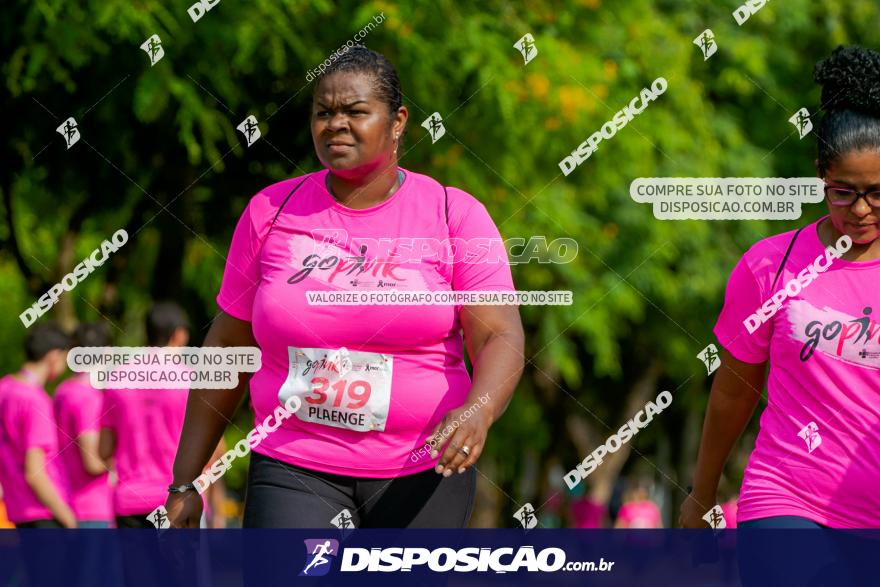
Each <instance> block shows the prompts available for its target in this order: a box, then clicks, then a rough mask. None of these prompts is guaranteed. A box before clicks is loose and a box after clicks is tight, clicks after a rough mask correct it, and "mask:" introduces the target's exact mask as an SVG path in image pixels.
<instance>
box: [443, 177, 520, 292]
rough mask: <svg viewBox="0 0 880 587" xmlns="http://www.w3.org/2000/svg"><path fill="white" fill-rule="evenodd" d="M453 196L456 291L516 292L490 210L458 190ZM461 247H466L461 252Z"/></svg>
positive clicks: (451, 223)
mask: <svg viewBox="0 0 880 587" xmlns="http://www.w3.org/2000/svg"><path fill="white" fill-rule="evenodd" d="M447 190H448V194H449V237H450V239H451V241H452V243H454V244H455V246H456V247H457V248H456V251H455V255H454V257H453V258H454V262H453V270H452V288H453V289H454V290H456V291H487V290H501V291H513V289H514V287H513V277H512V275H511V273H510V262H509V261H508V259H507V251H506V250H505V248H504V243H503V241H502V240H501V234H500V233H499V232H498V228H497V227H496V226H495V223H494V222H493V221H492V217H491V216H489V212H488V211H487V210H486V207H485V206H484V205H483V204H482V203H480V202H479V201H478V200H477V199H475V198H474V197H473V196H471V195H469V194H467V193H466V192H463V191H461V190H459V189H456V188H447ZM458 247H464V249H463V250H458Z"/></svg>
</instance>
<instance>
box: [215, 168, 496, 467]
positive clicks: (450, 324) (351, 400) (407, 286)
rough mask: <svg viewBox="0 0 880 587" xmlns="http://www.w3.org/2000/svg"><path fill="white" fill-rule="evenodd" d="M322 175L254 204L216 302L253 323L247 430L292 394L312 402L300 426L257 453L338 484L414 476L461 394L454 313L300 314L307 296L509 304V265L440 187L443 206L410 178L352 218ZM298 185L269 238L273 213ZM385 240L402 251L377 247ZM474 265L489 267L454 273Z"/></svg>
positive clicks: (486, 220)
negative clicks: (404, 296)
mask: <svg viewBox="0 0 880 587" xmlns="http://www.w3.org/2000/svg"><path fill="white" fill-rule="evenodd" d="M327 173H328V171H327V170H322V171H319V172H316V173H312V174H308V175H307V176H303V177H298V178H294V179H289V180H285V181H282V182H280V183H276V184H274V185H271V186H269V187H267V188H265V189H263V190H262V191H260V192H259V193H258V194H257V195H255V196H254V197H253V198H252V199H251V201H250V203H249V204H248V206H247V208H246V209H245V211H244V213H243V214H242V216H241V219H240V220H239V222H238V225H237V226H236V229H235V233H234V235H233V237H232V244H231V246H230V250H229V257H228V259H227V263H226V270H225V272H224V275H223V284H222V286H221V288H220V293H219V295H218V296H217V303H218V304H219V306H220V308H222V309H223V310H224V311H225V312H227V313H228V314H230V315H232V316H234V317H236V318H239V319H241V320H246V321H250V322H251V323H252V327H253V331H254V336H255V338H256V339H257V342H258V344H259V346H260V348H261V349H262V368H261V369H260V370H259V371H258V372H257V373H255V374H254V376H253V378H252V379H251V383H250V389H251V396H252V399H253V405H254V412H255V414H256V422H259V423H261V422H263V420H264V419H265V418H266V417H267V416H268V415H270V414H271V413H272V412H273V410H274V409H275V408H276V407H277V406H279V405H280V400H279V392H282V393H285V391H284V390H283V389H282V387H285V386H287V387H290V386H291V385H293V383H295V381H299V383H297V385H300V387H299V388H297V389H299V393H305V392H303V389H309V390H312V391H310V392H309V393H308V395H307V396H304V397H305V401H304V402H303V405H302V407H301V408H300V410H299V411H298V412H297V414H295V415H294V416H293V417H290V418H287V419H286V420H284V422H283V423H282V424H281V427H280V428H278V429H277V430H276V431H275V432H272V433H270V434H269V435H268V436H267V437H266V438H265V440H263V441H262V442H261V443H260V445H259V446H258V447H257V448H256V449H255V450H256V452H259V453H262V454H264V455H267V456H270V457H273V458H277V459H279V460H282V461H285V462H288V463H291V464H294V465H297V466H302V467H305V468H308V469H313V470H317V471H323V472H328V473H335V474H340V475H351V476H358V477H374V478H382V477H395V476H398V475H405V474H411V473H416V472H419V471H423V470H426V469H429V468H431V467H433V466H434V463H435V462H434V461H433V460H432V459H430V458H426V459H420V460H419V461H418V462H416V463H413V462H412V460H411V459H410V458H409V457H410V455H411V451H413V450H414V449H418V448H420V447H422V446H423V445H424V439H425V437H426V436H427V435H428V434H429V433H430V432H431V430H432V428H433V426H434V425H436V423H437V422H438V421H439V420H440V419H441V418H442V417H443V416H444V415H445V414H446V413H447V412H448V411H449V410H452V409H454V408H456V407H458V406H460V405H462V404H463V403H464V402H465V400H466V398H467V395H468V393H469V391H470V377H469V376H468V373H467V370H466V368H465V364H464V361H463V342H462V334H461V323H460V322H459V316H458V310H459V308H458V307H454V306H443V305H396V306H395V305H360V306H356V305H355V306H317V305H309V303H308V301H307V296H306V292H307V291H322V292H342V293H347V294H362V293H366V294H368V293H369V292H385V293H387V292H405V291H431V292H435V291H447V292H448V291H451V290H457V291H461V290H483V291H486V290H504V291H511V290H512V289H513V281H512V278H511V274H510V268H509V266H508V263H507V256H506V253H505V251H504V249H503V245H502V243H501V240H500V235H499V233H498V229H497V228H496V227H495V224H494V223H493V222H492V219H491V218H490V216H489V214H488V212H487V211H486V208H485V207H484V206H483V205H482V204H481V203H480V202H478V201H477V200H476V199H475V198H473V197H472V196H470V195H469V194H467V193H465V192H463V191H461V190H459V189H455V188H447V191H448V203H447V202H446V197H445V194H444V190H443V187H442V186H441V185H440V184H438V183H437V182H436V181H434V180H433V179H431V178H430V177H427V176H425V175H421V174H418V173H413V172H406V176H405V179H404V182H403V184H402V185H401V186H400V187H399V188H398V190H397V191H396V192H395V193H394V194H393V195H392V196H391V197H390V198H388V199H387V200H385V201H384V202H382V203H381V204H379V205H377V206H374V207H372V208H369V209H366V210H352V209H350V208H347V207H344V206H342V205H340V204H339V203H337V202H336V201H335V200H334V198H333V197H332V196H331V195H330V194H329V193H328V192H327V190H326V188H325V178H326V175H327ZM301 182H304V183H303V184H302V186H301V187H300V188H299V189H297V190H296V192H295V193H294V194H293V196H292V197H291V198H290V200H289V201H288V203H287V204H286V205H285V206H284V210H283V212H281V214H280V215H279V216H278V218H277V221H276V222H275V224H274V226H271V230H270V225H271V222H272V219H273V218H274V217H275V215H276V213H278V210H279V207H280V206H281V203H282V201H283V200H284V198H285V197H286V196H287V195H288V194H289V193H290V192H291V190H293V189H294V188H295V187H296V186H298V185H299V184H300V183H301ZM447 211H448V225H447V221H446V213H447ZM313 230H315V231H316V232H315V233H313V232H312V231H313ZM450 237H452V238H460V239H471V240H468V242H467V244H462V243H463V241H455V242H456V243H459V244H460V245H461V246H463V247H464V248H463V249H457V251H456V252H455V254H454V257H449V256H448V255H446V254H444V252H443V251H442V250H441V248H442V247H443V246H444V244H443V243H447V242H448V241H449V239H450ZM394 238H399V239H403V240H398V241H394V243H392V244H390V245H389V244H388V242H387V241H386V244H385V245H382V246H379V245H378V243H379V242H380V241H379V239H394ZM405 239H412V240H405ZM395 246H396V247H397V248H396V249H395ZM406 247H412V248H413V249H416V250H417V252H418V253H419V254H420V257H419V259H421V260H420V261H417V260H416V259H415V258H414V257H413V255H412V254H410V253H407V252H406V251H405V248H406ZM395 250H396V251H397V254H396V255H394V254H393V252H394V251H395ZM465 253H466V254H465ZM478 259H483V260H486V261H488V262H483V263H477V262H464V261H465V260H470V261H474V260H478ZM499 259H501V260H500V261H499ZM341 348H344V349H345V350H344V351H338V349H341ZM349 355H350V356H349ZM349 359H350V362H349ZM294 361H297V362H296V363H294ZM299 361H302V362H299ZM294 364H296V365H297V367H296V368H294V367H293V366H294ZM303 366H305V369H303ZM349 367H351V368H350V369H349ZM297 373H299V375H297ZM312 375H315V378H314V379H311V381H309V380H308V377H310V376H312ZM297 377H306V379H305V380H304V381H305V382H303V381H302V380H300V379H297ZM294 380H295V381H294ZM292 382H293V383H292ZM330 383H332V385H330ZM302 386H307V387H306V388H304V387H302ZM312 386H314V387H312ZM293 387H296V386H295V385H293ZM314 390H318V391H314ZM383 398H384V399H383ZM364 401H367V402H372V403H367V404H366V405H364V404H363V402H364ZM364 410H366V412H364ZM300 416H302V418H301V417H300ZM343 426H348V427H343ZM354 426H358V427H360V428H362V429H355V428H354ZM383 427H384V429H383ZM364 428H365V429H364Z"/></svg>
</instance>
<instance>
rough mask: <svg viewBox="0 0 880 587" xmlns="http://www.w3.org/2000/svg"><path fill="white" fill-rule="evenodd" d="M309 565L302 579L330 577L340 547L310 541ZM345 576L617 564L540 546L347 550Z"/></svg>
mask: <svg viewBox="0 0 880 587" xmlns="http://www.w3.org/2000/svg"><path fill="white" fill-rule="evenodd" d="M305 544H306V552H307V553H308V554H307V556H306V564H305V566H304V567H303V570H302V572H300V577H303V576H308V577H317V576H320V575H326V574H327V572H328V571H329V569H330V566H331V565H330V563H331V560H332V559H331V558H330V557H335V556H336V555H337V554H339V552H338V547H339V543H338V542H337V541H336V540H332V539H321V538H318V539H310V540H306V541H305ZM341 554H342V557H341V560H340V564H339V571H340V572H343V573H346V572H348V573H351V572H373V573H376V572H378V573H393V572H404V573H405V572H411V571H412V570H413V569H414V567H415V568H416V570H418V567H421V568H423V569H427V570H429V571H432V572H435V573H447V572H449V571H455V572H459V573H468V572H482V573H485V572H494V573H499V574H500V573H515V572H517V571H529V572H539V571H540V572H544V573H553V572H556V571H586V572H595V571H598V572H605V571H610V570H611V568H612V567H613V566H614V561H606V560H605V559H604V558H600V559H599V561H598V562H595V561H566V554H565V551H564V550H562V549H561V548H554V547H551V548H543V549H541V550H539V551H536V550H535V547H534V546H520V547H518V548H510V547H501V548H487V547H476V546H469V547H464V548H457V549H456V548H448V547H441V548H434V549H429V548H420V547H399V546H393V547H388V548H359V547H347V548H344V549H343V551H342V553H341Z"/></svg>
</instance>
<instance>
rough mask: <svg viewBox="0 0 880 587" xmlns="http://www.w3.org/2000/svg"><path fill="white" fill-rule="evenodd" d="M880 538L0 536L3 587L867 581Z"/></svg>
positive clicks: (358, 533)
mask: <svg viewBox="0 0 880 587" xmlns="http://www.w3.org/2000/svg"><path fill="white" fill-rule="evenodd" d="M878 562H880V531H878V530H865V531H841V530H758V529H740V530H721V531H712V530H509V529H508V530H366V529H364V530H326V529H316V530H161V531H154V530H87V529H84V530H10V531H0V585H21V586H25V585H29V586H32V587H36V586H40V587H42V586H44V585H53V586H55V585H83V586H85V585H88V586H90V587H94V586H100V585H114V586H115V585H129V586H134V587H138V586H141V585H143V586H150V587H154V586H156V585H162V586H163V587H171V586H176V585H180V586H184V585H185V586H187V587H215V586H216V587H223V586H227V585H228V586H233V585H234V586H240V585H248V586H250V585H255V586H267V587H268V586H273V587H274V586H276V585H290V584H297V585H310V584H312V585H343V584H349V583H350V582H351V581H356V582H357V585H358V586H361V585H413V584H415V583H417V584H418V585H420V586H422V587H425V586H428V585H504V586H507V585H591V586H592V585H595V586H606V585H607V586H612V585H620V586H628V587H629V586H634V585H652V586H663V587H666V586H668V585H675V586H681V587H684V586H690V585H694V586H697V585H699V586H703V587H708V586H719V587H720V586H725V587H726V586H735V585H745V586H773V587H777V586H781V585H795V586H798V587H807V586H809V587H815V586H820V585H828V586H834V587H839V586H848V585H866V586H867V585H873V586H875V585H878V584H880V578H878V573H877V570H876V569H877V563H878Z"/></svg>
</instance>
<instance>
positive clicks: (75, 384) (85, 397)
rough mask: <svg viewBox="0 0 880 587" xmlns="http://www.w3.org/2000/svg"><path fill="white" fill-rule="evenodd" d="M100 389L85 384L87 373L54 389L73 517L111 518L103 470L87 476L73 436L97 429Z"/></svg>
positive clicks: (107, 486)
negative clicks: (97, 473) (101, 472)
mask: <svg viewBox="0 0 880 587" xmlns="http://www.w3.org/2000/svg"><path fill="white" fill-rule="evenodd" d="M103 401H104V400H103V397H102V395H101V392H100V391H98V390H97V389H95V388H94V387H92V386H91V385H90V384H89V376H88V374H87V373H81V374H79V375H76V376H74V377H71V378H70V379H67V380H66V381H64V382H62V383H61V384H60V385H59V386H58V389H56V390H55V419H56V421H57V422H58V446H59V447H60V451H59V457H60V458H59V460H60V462H61V465H62V469H63V470H64V475H65V477H66V479H67V485H68V491H69V493H70V506H71V508H73V513H74V514H75V515H76V519H77V520H98V521H104V520H112V519H113V507H112V503H111V497H110V486H109V485H108V483H107V473H103V474H101V475H97V476H95V475H91V474H89V473H88V472H86V470H85V468H84V467H83V461H82V454H80V449H79V445H78V444H77V442H76V439H77V437H78V436H79V435H81V434H84V433H86V432H94V433H98V432H100V429H101V427H100V424H101V406H102V404H103Z"/></svg>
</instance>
